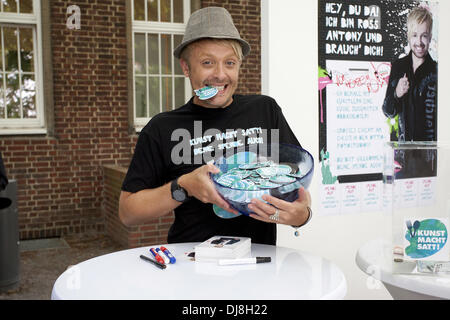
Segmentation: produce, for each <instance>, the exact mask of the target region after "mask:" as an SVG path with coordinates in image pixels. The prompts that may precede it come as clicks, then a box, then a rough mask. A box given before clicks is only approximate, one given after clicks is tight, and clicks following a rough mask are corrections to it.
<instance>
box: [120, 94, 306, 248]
mask: <svg viewBox="0 0 450 320" xmlns="http://www.w3.org/2000/svg"><path fill="white" fill-rule="evenodd" d="M277 133H278V134H279V136H278V140H279V142H280V143H289V144H294V145H298V146H300V143H299V142H298V140H297V139H296V137H295V135H294V134H293V132H292V130H291V129H290V127H289V125H288V123H287V122H286V119H285V118H284V116H283V114H282V111H281V108H280V107H279V106H278V105H277V103H276V101H275V100H274V99H272V98H270V97H267V96H262V95H246V96H242V95H234V96H233V102H232V103H231V104H230V105H229V106H228V107H226V108H218V109H213V108H204V107H202V106H199V105H196V104H194V103H193V99H191V100H190V101H189V102H188V103H187V104H185V105H184V106H182V107H180V108H178V109H176V110H173V111H169V112H163V113H160V114H158V115H156V116H155V117H153V118H152V119H151V120H150V121H149V123H148V124H147V125H146V126H145V127H144V128H143V129H142V131H141V133H140V134H139V138H138V141H137V144H136V148H135V152H134V156H133V158H132V160H131V163H130V167H129V169H128V172H127V175H126V177H125V180H124V182H123V185H122V190H124V191H128V192H132V193H135V192H138V191H140V190H144V189H152V188H157V187H160V186H162V185H164V184H165V183H168V182H170V181H171V180H173V179H175V178H177V177H179V176H181V175H183V174H186V173H189V172H191V171H193V170H195V169H196V168H198V167H200V166H202V165H204V164H206V163H207V162H209V161H210V160H211V159H214V158H216V159H217V158H219V157H220V156H222V155H225V156H227V155H229V154H230V153H231V154H232V153H233V152H234V151H236V150H240V149H239V148H245V147H246V146H249V145H254V144H257V145H258V148H263V147H264V146H265V144H267V143H270V142H277V141H276V139H277V138H276V135H277ZM149 205H151V203H149ZM174 211H175V221H174V223H173V225H172V226H171V228H170V230H169V235H168V242H169V243H174V242H200V241H205V240H207V239H208V238H210V237H212V236H215V235H223V236H243V237H244V236H245V237H250V238H252V242H254V243H264V244H275V242H276V225H275V224H272V223H265V222H261V221H258V220H255V219H253V218H250V217H247V216H244V215H241V216H239V217H236V218H232V219H222V218H220V217H218V216H216V214H215V213H214V211H213V208H212V204H209V203H207V204H205V203H203V202H201V201H199V200H197V199H195V198H193V199H192V200H190V201H188V202H186V203H183V204H182V205H180V206H179V207H177V208H176V209H175V210H174Z"/></svg>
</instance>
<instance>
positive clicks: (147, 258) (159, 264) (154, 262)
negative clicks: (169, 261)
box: [140, 254, 166, 269]
mask: <svg viewBox="0 0 450 320" xmlns="http://www.w3.org/2000/svg"><path fill="white" fill-rule="evenodd" d="M140 257H141V259H142V260H145V261H148V262H151V263H153V264H154V265H155V266H157V267H158V268H160V269H165V268H166V265H165V264H162V263H159V262H158V261H156V260H153V259H151V258H149V257H146V256H144V255H142V254H141V255H140Z"/></svg>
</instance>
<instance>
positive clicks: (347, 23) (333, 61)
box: [318, 0, 438, 215]
mask: <svg viewBox="0 0 450 320" xmlns="http://www.w3.org/2000/svg"><path fill="white" fill-rule="evenodd" d="M318 5H319V8H318V9H319V10H318V14H319V20H318V21H319V26H318V31H319V32H318V36H319V39H318V44H319V53H318V56H319V63H318V90H319V101H318V104H319V150H318V151H319V165H320V168H319V169H320V170H318V171H319V175H320V179H321V181H320V184H319V188H320V190H319V194H320V212H321V214H323V215H331V214H346V213H353V212H370V211H381V210H382V208H383V182H382V179H383V168H384V148H385V143H386V142H388V141H411V140H415V141H417V138H418V137H420V138H421V141H422V140H423V141H425V140H427V141H435V140H437V134H436V133H437V126H436V124H437V121H436V119H437V92H436V91H433V90H435V89H437V65H436V63H434V62H437V59H438V57H437V36H438V34H437V30H438V19H437V12H438V4H437V2H430V1H390V0H364V1H363V0H360V1H350V0H343V1H324V0H319V2H318ZM416 7H422V8H425V9H426V10H427V12H429V13H430V15H431V17H432V27H430V28H429V29H430V32H429V36H428V38H426V39H428V40H427V41H426V42H427V43H426V44H425V45H424V44H423V42H424V40H423V37H422V34H420V36H419V38H420V39H422V40H420V41H419V42H420V48H419V49H417V48H418V47H419V46H418V45H417V43H416V42H417V41H416V42H414V40H413V39H414V38H413V36H411V37H408V24H407V21H408V20H407V19H408V15H409V14H410V12H411V11H412V10H413V9H414V8H416ZM411 20H412V19H410V21H411ZM418 26H420V24H419V23H417V25H415V24H412V25H411V23H410V29H411V30H412V29H413V28H414V30H415V32H416V33H417V32H419V31H420V30H419V31H417V30H418ZM425 26H427V24H426V23H425ZM425 29H426V28H425ZM411 34H412V33H410V35H411ZM414 36H416V34H414ZM411 48H412V49H413V50H411ZM420 50H421V51H420ZM426 53H428V55H427V54H426ZM420 55H421V56H420ZM416 56H418V57H420V58H421V60H420V61H425V57H430V58H431V59H432V62H430V63H434V64H432V66H434V65H436V67H435V69H436V71H435V73H434V74H433V75H434V78H432V77H431V75H429V74H428V73H425V74H426V77H428V78H426V79H422V78H420V77H421V74H423V73H424V71H423V70H422V69H424V68H425V67H424V66H427V67H428V64H423V65H422V69H416V70H419V71H420V72H419V71H417V72H416V71H411V73H409V71H408V72H405V74H404V75H402V77H399V76H398V75H397V74H398V73H399V72H402V70H401V68H400V67H398V66H399V65H401V66H402V67H403V66H404V64H405V63H404V62H403V61H406V59H408V57H414V58H409V59H410V60H411V61H414V64H415V61H416ZM402 58H403V60H400V59H402ZM427 59H428V58H427ZM400 61H401V62H400ZM401 63H402V64H401ZM427 63H428V62H427ZM419 68H420V67H419ZM426 70H427V71H428V69H426ZM430 72H431V71H430ZM433 72H434V71H433ZM422 77H423V78H424V77H425V75H422ZM400 78H404V79H402V80H400ZM390 79H391V81H389V80H390ZM425 80H427V81H428V82H425ZM397 85H398V87H400V85H402V90H404V92H400V91H396V90H397ZM417 86H422V87H424V86H425V87H427V88H428V91H423V92H424V94H423V95H424V96H425V97H429V98H428V100H427V98H423V97H422V96H420V97H418V98H416V97H415V96H414V97H409V95H412V94H413V92H418V90H419V89H421V88H419V89H416V87H417ZM388 87H390V88H391V89H390V90H388ZM399 90H400V88H399ZM394 91H395V93H397V92H400V93H399V96H398V97H397V95H394V97H395V99H398V101H408V99H410V100H412V101H414V104H415V105H414V108H415V109H414V112H413V111H408V112H409V113H407V114H406V116H405V112H407V108H406V107H404V106H402V107H397V106H396V107H395V108H397V109H395V108H394V107H391V105H393V104H391V100H389V99H392V98H391V96H392V95H393V93H394ZM402 95H404V96H403V97H402ZM431 96H432V97H431ZM419 99H422V100H421V102H420V103H419V102H418V101H419ZM395 101H396V103H397V100H395ZM399 103H400V102H399ZM402 103H403V104H404V103H407V102H402ZM402 108H403V109H402ZM408 108H409V107H408ZM403 110H405V111H403ZM421 112H422V113H421ZM411 113H414V114H416V113H417V116H416V117H417V118H419V117H421V118H423V119H424V120H423V121H422V122H420V123H418V120H416V121H414V120H412V119H413V117H412V116H411V115H410V114H411ZM427 117H428V118H427ZM413 125H415V127H413ZM396 160H398V163H399V166H400V167H401V166H403V172H407V169H408V168H407V165H408V163H410V162H408V161H407V160H408V159H402V158H401V155H400V157H399V158H398V159H396ZM409 169H410V171H411V172H413V171H414V168H409ZM428 175H429V174H426V175H425V176H428ZM404 178H405V183H409V180H413V181H415V180H416V179H415V178H416V177H414V174H413V173H412V174H411V173H408V174H405V176H404ZM406 178H408V179H406ZM420 179H424V175H422V176H420ZM406 180H408V181H406ZM427 181H429V179H428V180H427ZM415 185H420V183H419V181H416V182H415ZM414 190H415V191H414V192H415V193H414V194H413V195H410V197H411V198H412V199H414V201H416V200H417V198H419V197H420V196H421V192H420V190H421V189H420V188H416V189H414Z"/></svg>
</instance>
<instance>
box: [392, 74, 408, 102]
mask: <svg viewBox="0 0 450 320" xmlns="http://www.w3.org/2000/svg"><path fill="white" fill-rule="evenodd" d="M408 90H409V81H408V77H407V76H406V73H405V74H404V75H403V77H401V78H400V80H398V83H397V87H396V88H395V94H396V96H397V98H401V97H403V96H404V95H405V94H406V93H407V92H408Z"/></svg>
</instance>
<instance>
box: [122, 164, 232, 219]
mask: <svg viewBox="0 0 450 320" xmlns="http://www.w3.org/2000/svg"><path fill="white" fill-rule="evenodd" d="M218 172H220V171H219V169H218V168H217V167H216V166H214V165H212V164H207V165H204V166H202V167H200V168H197V169H195V170H194V171H192V172H190V173H188V174H185V175H182V176H181V177H180V178H179V179H178V184H179V185H180V186H181V187H183V188H184V189H185V190H186V191H187V193H188V195H189V196H191V197H195V198H197V199H198V200H200V201H202V202H204V203H212V204H216V205H217V206H219V207H221V208H223V209H225V210H227V211H229V212H233V213H236V214H237V211H236V210H234V209H232V208H231V207H230V205H229V204H228V203H227V202H226V201H225V200H224V199H222V197H221V196H220V195H219V194H218V193H217V191H216V189H215V187H214V185H213V183H212V181H211V179H210V177H209V174H210V173H218ZM180 205H181V202H178V201H176V200H174V199H173V198H172V192H171V189H170V183H167V184H165V185H163V186H161V187H158V188H153V189H145V190H141V191H138V192H136V193H131V192H127V191H122V192H121V194H120V199H119V218H120V220H121V221H122V222H123V223H124V224H125V225H127V226H132V225H136V224H141V223H145V222H147V221H149V220H150V219H153V218H157V217H161V216H164V215H166V214H168V213H169V212H171V211H172V210H174V209H175V208H177V207H178V206H180Z"/></svg>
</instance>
